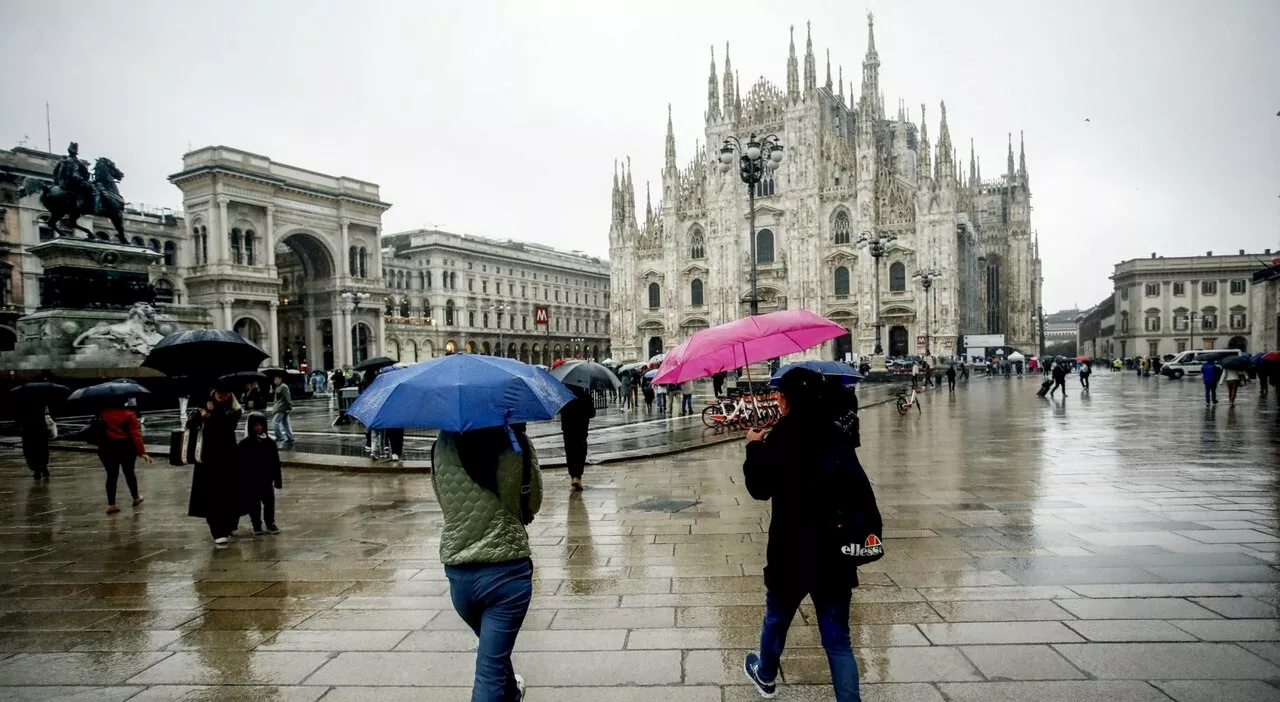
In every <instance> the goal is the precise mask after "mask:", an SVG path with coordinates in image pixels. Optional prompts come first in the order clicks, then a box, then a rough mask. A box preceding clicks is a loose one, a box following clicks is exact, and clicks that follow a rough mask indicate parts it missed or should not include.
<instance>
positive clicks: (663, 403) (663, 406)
mask: <svg viewBox="0 0 1280 702" xmlns="http://www.w3.org/2000/svg"><path fill="white" fill-rule="evenodd" d="M658 411H659V412H666V411H667V393H665V392H660V393H658Z"/></svg>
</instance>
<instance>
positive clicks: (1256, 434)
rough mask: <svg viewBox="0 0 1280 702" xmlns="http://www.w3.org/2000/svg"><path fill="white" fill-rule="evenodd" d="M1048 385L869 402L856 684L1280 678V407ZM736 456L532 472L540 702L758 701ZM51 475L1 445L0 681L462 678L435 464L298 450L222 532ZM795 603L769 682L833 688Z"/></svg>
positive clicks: (1111, 691) (299, 691) (1129, 381)
mask: <svg viewBox="0 0 1280 702" xmlns="http://www.w3.org/2000/svg"><path fill="white" fill-rule="evenodd" d="M1037 385H1038V383H1036V382H1035V380H1034V379H1029V378H1028V379H1017V378H1013V379H1009V380H1005V379H1002V378H997V379H991V380H983V381H978V380H976V379H975V382H974V383H973V384H972V385H971V386H969V387H962V388H961V389H960V391H959V392H958V393H957V394H956V395H954V396H950V395H948V394H947V393H946V392H945V391H944V392H942V393H933V394H930V395H927V396H925V398H924V404H923V409H924V411H923V413H922V414H919V415H917V414H915V413H913V414H911V415H908V416H907V417H899V416H898V415H897V413H896V412H894V411H893V409H892V408H890V407H878V408H873V409H870V410H868V411H866V412H864V415H863V434H864V438H863V443H864V446H863V449H862V451H861V455H862V457H863V460H864V462H865V463H866V465H867V467H868V470H869V472H870V473H871V474H872V476H873V480H874V482H875V484H876V487H877V491H878V497H879V501H880V505H881V509H882V510H883V512H884V515H885V517H886V530H885V541H886V547H887V551H888V555H887V556H886V557H885V558H884V559H883V560H881V561H879V562H877V563H875V564H873V565H872V566H869V567H867V568H864V569H863V570H864V572H863V582H864V586H863V587H862V588H860V589H859V590H858V591H857V592H856V593H855V605H854V609H853V614H852V620H853V623H854V628H853V636H854V642H855V643H854V645H855V647H856V649H857V654H858V658H859V665H860V668H861V670H862V680H863V682H864V688H865V689H864V694H865V697H866V698H867V699H868V700H928V701H936V702H940V701H942V700H952V701H969V700H973V701H978V700H1081V699H1100V700H1169V699H1173V700H1179V701H1190V700H1251V701H1252V700H1267V699H1277V698H1280V693H1278V691H1277V689H1276V688H1275V687H1273V686H1272V682H1274V681H1276V680H1280V624H1278V621H1280V618H1278V617H1277V608H1278V607H1280V586H1278V585H1277V583H1280V572H1278V571H1277V569H1276V566H1275V562H1276V557H1277V552H1280V548H1278V547H1277V545H1278V544H1280V536H1278V533H1280V532H1278V531H1277V524H1276V499H1277V495H1278V494H1280V490H1278V487H1277V484H1276V478H1275V470H1276V466H1278V465H1280V410H1277V409H1276V408H1275V406H1274V404H1272V405H1269V406H1262V405H1261V404H1260V403H1259V401H1258V399H1257V397H1256V395H1255V392H1256V390H1257V388H1256V386H1250V387H1249V388H1247V392H1245V393H1243V394H1244V399H1243V400H1242V402H1241V404H1240V406H1238V407H1236V408H1234V409H1230V408H1228V407H1227V406H1226V405H1225V404H1224V405H1219V406H1218V407H1217V408H1216V409H1214V408H1209V409H1206V408H1205V407H1204V406H1203V405H1202V404H1200V403H1199V402H1198V397H1199V394H1198V390H1199V388H1198V384H1194V383H1173V382H1168V381H1162V380H1158V379H1147V380H1142V379H1138V378H1135V377H1132V376H1129V375H1124V376H1120V375H1110V374H1095V376H1094V390H1093V392H1092V393H1091V394H1090V395H1087V396H1082V395H1081V394H1080V393H1079V392H1078V391H1077V389H1076V388H1074V387H1072V388H1071V390H1072V394H1071V396H1070V397H1068V398H1067V399H1066V400H1065V401H1064V400H1062V399H1057V400H1046V399H1040V398H1036V397H1035V396H1034V391H1035V389H1036V386H1037ZM1271 402H1274V399H1273V400H1271ZM676 421H677V422H678V421H680V420H676ZM620 430H621V429H620ZM740 460H741V447H740V445H739V444H738V443H736V442H735V443H730V444H723V445H720V446H715V447H710V448H706V449H702V450H698V451H693V452H689V453H684V454H679V455H675V456H670V457H665V458H656V459H647V460H636V461H629V462H624V463H616V464H611V465H608V466H595V467H591V468H589V469H588V472H587V476H586V480H587V485H588V488H587V491H586V492H584V493H581V494H576V495H575V494H571V493H570V492H569V491H568V489H567V479H566V478H564V477H563V475H562V473H561V472H560V471H548V472H547V475H546V477H547V478H548V480H547V486H548V495H547V499H546V501H545V503H544V510H543V512H542V513H541V514H540V515H539V516H538V518H537V520H535V521H534V523H533V524H532V525H531V527H530V534H531V538H532V542H533V543H534V545H535V547H534V548H535V554H534V559H535V563H536V566H537V575H536V578H537V580H536V582H535V597H534V602H533V606H532V609H531V611H530V614H529V617H528V619H527V620H526V622H525V627H524V630H523V632H522V633H521V636H520V640H519V645H518V647H517V653H516V658H515V662H516V666H517V668H518V669H519V670H520V672H521V673H522V674H523V675H524V676H525V677H526V678H527V679H528V681H529V684H530V693H529V699H530V700H535V701H536V700H569V701H570V702H573V701H585V700H602V699H613V700H624V701H630V700H639V699H645V700H649V699H660V700H676V701H677V702H700V701H703V700H706V701H711V700H748V699H754V698H755V694H756V693H755V691H754V689H752V688H750V687H747V686H744V685H743V683H744V682H746V681H745V679H744V678H743V676H742V674H741V672H740V668H739V666H740V662H741V657H742V655H743V653H744V652H745V651H746V650H748V649H751V648H754V646H755V641H756V637H757V636H758V626H759V620H760V617H761V613H762V601H763V600H762V587H763V585H762V581H761V569H762V567H763V559H764V547H765V538H766V534H765V532H766V530H767V528H768V505H767V504H764V503H758V502H754V501H752V500H751V499H750V498H749V496H748V495H747V494H746V492H745V490H744V489H743V487H742V485H741V480H740V475H741V474H740V467H739V466H740ZM52 470H53V479H52V480H51V481H49V482H48V484H40V483H34V482H33V481H31V479H30V478H29V477H28V474H27V472H26V470H25V468H24V467H23V466H22V464H21V459H20V456H19V455H18V453H17V452H16V451H14V450H10V449H5V450H2V451H0V493H3V494H4V496H5V497H6V498H7V499H5V500H4V501H3V502H2V503H0V595H2V597H0V685H3V686H5V687H4V689H3V690H0V696H3V697H4V698H6V699H67V698H76V696H77V695H79V696H81V698H83V699H94V700H123V699H135V700H147V699H174V698H200V699H208V698H218V699H289V700H316V699H319V698H321V697H323V698H324V699H325V700H326V701H328V700H359V699H379V700H388V699H390V700H399V699H406V700H407V699H415V700H416V699H431V700H465V699H469V689H468V686H469V684H470V679H471V674H472V656H473V651H474V647H475V641H474V637H473V636H472V635H471V633H470V632H469V631H467V630H466V629H465V626H464V625H463V624H462V622H461V621H460V620H459V619H458V617H457V615H456V614H455V613H454V612H453V611H452V607H451V605H450V602H449V598H448V592H447V583H446V581H445V579H444V574H443V570H442V568H441V566H440V564H439V562H438V560H437V558H436V548H437V543H438V541H437V540H438V534H439V516H440V515H439V510H438V509H437V507H436V505H435V502H434V498H433V497H432V494H431V489H430V485H429V482H428V481H429V480H430V478H429V477H428V476H422V475H386V474H367V475H339V474H333V473H324V472H316V471H303V470H294V471H290V472H288V473H287V474H286V476H285V490H284V491H282V492H281V493H280V496H279V501H280V506H279V511H280V520H279V521H280V525H281V527H282V528H283V529H284V532H283V533H282V534H280V535H279V536H274V537H263V538H243V539H239V540H237V542H236V543H235V544H234V545H233V546H232V547H231V548H229V549H226V550H222V551H215V550H213V549H212V547H211V544H209V543H208V536H207V531H206V529H205V527H204V524H203V522H201V521H199V520H194V519H189V518H187V517H185V516H183V515H184V514H185V511H186V510H185V508H186V499H187V489H188V482H189V474H188V471H187V469H184V468H171V467H168V466H159V465H157V466H154V467H145V468H143V469H142V470H141V481H142V485H143V490H144V493H145V494H146V496H147V501H146V503H145V504H144V505H143V506H142V507H139V508H137V509H133V508H129V507H125V509H124V511H123V512H122V513H120V514H118V515H114V516H110V517H108V516H106V515H104V514H103V513H102V508H103V505H102V504H101V503H102V501H103V500H102V497H101V489H102V487H101V486H102V470H101V468H100V467H98V466H97V465H96V463H95V462H94V461H93V459H92V457H90V456H87V455H84V454H67V453H55V458H54V465H53V467H52ZM797 616H798V618H797V621H796V622H795V626H794V628H793V629H792V633H791V636H790V638H789V641H788V645H789V648H788V651H787V653H786V655H785V656H784V658H783V680H784V684H783V686H782V688H781V690H780V692H779V696H778V699H791V700H819V699H829V698H830V693H829V692H828V688H826V687H824V686H825V685H826V684H827V680H828V674H827V672H826V659H825V657H824V656H823V654H822V649H821V647H820V641H819V637H818V633H817V627H816V620H815V618H814V615H813V611H812V608H811V607H809V606H808V605H806V606H804V607H802V608H801V611H800V613H799V614H798V615H797ZM424 688H427V689H424Z"/></svg>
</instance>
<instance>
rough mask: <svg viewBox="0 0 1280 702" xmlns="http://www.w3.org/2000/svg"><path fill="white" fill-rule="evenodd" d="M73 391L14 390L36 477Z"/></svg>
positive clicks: (36, 385) (42, 384) (45, 469)
mask: <svg viewBox="0 0 1280 702" xmlns="http://www.w3.org/2000/svg"><path fill="white" fill-rule="evenodd" d="M1264 384H1265V381H1264ZM70 392H71V390H70V389H69V388H68V387H66V386H65V385H58V384H57V383H51V382H48V381H37V382H32V383H26V384H25V385H19V386H18V387H16V388H14V389H13V390H12V391H11V394H12V395H14V399H15V403H14V404H15V405H16V412H15V416H14V423H15V424H17V426H18V433H19V435H20V436H21V437H22V457H23V459H25V460H26V462H27V468H28V469H30V470H31V477H32V478H35V479H36V480H39V479H41V478H48V477H49V441H50V440H51V439H56V438H57V437H58V425H57V423H56V422H54V421H53V415H52V413H51V412H50V411H49V405H50V404H51V403H54V402H60V401H61V400H64V399H66V397H67V395H68V394H69V393H70Z"/></svg>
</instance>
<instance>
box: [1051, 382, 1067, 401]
mask: <svg viewBox="0 0 1280 702" xmlns="http://www.w3.org/2000/svg"><path fill="white" fill-rule="evenodd" d="M1058 388H1062V396H1063V397H1066V396H1067V382H1066V380H1058V379H1057V378H1054V379H1053V387H1051V388H1049V395H1050V396H1051V397H1052V396H1053V393H1055V392H1057V391H1058Z"/></svg>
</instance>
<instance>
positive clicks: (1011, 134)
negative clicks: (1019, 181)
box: [1006, 132, 1013, 185]
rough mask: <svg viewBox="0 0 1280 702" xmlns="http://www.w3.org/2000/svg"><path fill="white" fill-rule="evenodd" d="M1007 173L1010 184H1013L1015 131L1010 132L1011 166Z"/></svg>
mask: <svg viewBox="0 0 1280 702" xmlns="http://www.w3.org/2000/svg"><path fill="white" fill-rule="evenodd" d="M1006 173H1007V175H1008V176H1009V185H1013V132H1009V166H1008V171H1006Z"/></svg>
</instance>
